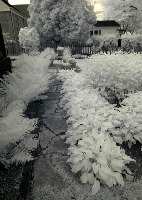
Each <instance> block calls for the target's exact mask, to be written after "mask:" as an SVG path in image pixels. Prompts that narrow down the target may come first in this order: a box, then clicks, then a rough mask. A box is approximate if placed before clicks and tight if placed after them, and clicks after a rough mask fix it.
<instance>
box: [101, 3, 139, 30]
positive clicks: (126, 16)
mask: <svg viewBox="0 0 142 200" xmlns="http://www.w3.org/2000/svg"><path fill="white" fill-rule="evenodd" d="M102 6H103V15H102V17H101V18H103V19H110V20H116V21H117V22H119V23H120V24H121V26H122V27H123V28H125V29H126V30H127V31H130V32H131V33H133V32H140V31H141V30H142V0H135V1H134V0H116V1H113V0H102Z"/></svg>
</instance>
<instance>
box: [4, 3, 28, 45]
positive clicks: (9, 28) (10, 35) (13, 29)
mask: <svg viewBox="0 0 142 200" xmlns="http://www.w3.org/2000/svg"><path fill="white" fill-rule="evenodd" d="M27 19H28V17H26V16H24V14H22V13H21V12H20V11H19V10H17V9H16V8H14V7H13V6H12V5H10V4H9V3H8V2H7V1H6V0H0V24H1V27H2V32H3V36H4V41H5V42H6V41H7V40H8V41H14V42H16V43H18V34H19V30H20V29H21V28H24V27H27Z"/></svg>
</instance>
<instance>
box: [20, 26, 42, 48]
mask: <svg viewBox="0 0 142 200" xmlns="http://www.w3.org/2000/svg"><path fill="white" fill-rule="evenodd" d="M19 42H20V45H21V46H22V47H23V48H25V49H27V50H29V52H31V51H34V50H38V49H39V45H40V40H39V34H38V33H37V31H36V29H35V28H34V27H32V28H31V29H29V28H28V27H25V28H21V29H20V31H19Z"/></svg>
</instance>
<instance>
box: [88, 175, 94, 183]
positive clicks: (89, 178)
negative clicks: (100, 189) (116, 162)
mask: <svg viewBox="0 0 142 200" xmlns="http://www.w3.org/2000/svg"><path fill="white" fill-rule="evenodd" d="M88 181H89V183H90V184H94V183H95V177H94V173H88Z"/></svg>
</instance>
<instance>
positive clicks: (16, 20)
mask: <svg viewBox="0 0 142 200" xmlns="http://www.w3.org/2000/svg"><path fill="white" fill-rule="evenodd" d="M12 18H13V25H14V31H15V40H16V42H18V40H19V38H18V34H19V31H20V29H21V28H24V27H25V25H26V26H27V22H26V21H27V20H26V19H24V18H22V17H20V16H19V15H16V14H15V13H13V12H12Z"/></svg>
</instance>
